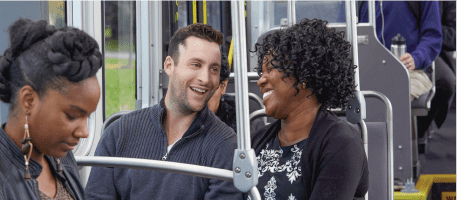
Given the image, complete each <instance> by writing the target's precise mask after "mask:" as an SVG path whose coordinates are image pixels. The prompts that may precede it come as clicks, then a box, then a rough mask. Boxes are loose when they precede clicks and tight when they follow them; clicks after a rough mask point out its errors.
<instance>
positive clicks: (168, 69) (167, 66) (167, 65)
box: [163, 56, 175, 77]
mask: <svg viewBox="0 0 457 200" xmlns="http://www.w3.org/2000/svg"><path fill="white" fill-rule="evenodd" d="M174 66H175V62H174V61H173V58H171V57H170V56H167V58H165V62H164V63H163V69H164V70H165V73H167V75H168V77H171V74H172V73H173V67H174Z"/></svg>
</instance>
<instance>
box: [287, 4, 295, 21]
mask: <svg viewBox="0 0 457 200" xmlns="http://www.w3.org/2000/svg"><path fill="white" fill-rule="evenodd" d="M287 19H288V20H289V26H292V25H294V24H296V23H297V16H296V15H295V0H289V1H287Z"/></svg>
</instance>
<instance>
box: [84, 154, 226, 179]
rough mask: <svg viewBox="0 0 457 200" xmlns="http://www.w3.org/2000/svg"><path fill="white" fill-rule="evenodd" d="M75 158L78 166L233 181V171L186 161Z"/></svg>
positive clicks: (98, 157)
mask: <svg viewBox="0 0 457 200" xmlns="http://www.w3.org/2000/svg"><path fill="white" fill-rule="evenodd" d="M75 159H76V163H77V164H78V165H79V166H94V167H119V168H132V169H145V170H151V171H163V172H173V173H179V174H186V175H193V176H199V177H204V178H213V179H219V180H224V181H233V171H230V170H227V169H217V168H212V167H206V166H200V165H192V164H187V163H177V162H170V161H162V160H150V159H140V158H120V157H105V156H75Z"/></svg>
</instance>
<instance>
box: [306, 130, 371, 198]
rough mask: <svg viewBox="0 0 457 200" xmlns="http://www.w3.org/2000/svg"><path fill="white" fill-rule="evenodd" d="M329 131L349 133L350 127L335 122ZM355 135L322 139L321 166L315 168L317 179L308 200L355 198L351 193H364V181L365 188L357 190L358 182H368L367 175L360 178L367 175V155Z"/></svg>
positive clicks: (360, 194) (362, 194) (360, 195)
mask: <svg viewBox="0 0 457 200" xmlns="http://www.w3.org/2000/svg"><path fill="white" fill-rule="evenodd" d="M330 131H339V132H341V131H345V132H347V131H351V132H352V129H351V128H350V127H348V126H346V127H345V126H342V125H336V126H334V127H332V128H331V129H330ZM338 135H342V134H338ZM354 135H355V134H354ZM355 137H356V136H354V137H348V136H347V135H346V136H344V135H343V136H339V137H333V138H330V137H329V138H327V139H325V140H324V144H323V146H322V150H320V151H321V158H320V160H319V161H320V165H319V168H318V169H316V171H317V172H318V175H317V176H318V177H317V182H316V184H315V185H314V187H313V190H312V192H311V197H310V200H312V199H354V196H359V197H363V196H364V195H365V193H366V191H367V190H368V183H365V184H366V188H359V190H358V191H357V187H358V185H359V183H361V181H368V178H366V179H362V177H367V176H368V169H367V168H368V166H367V158H366V155H365V151H364V149H363V145H362V142H361V140H359V139H358V138H355ZM365 170H366V171H365ZM311 184H312V183H311ZM356 193H357V195H355V194H356Z"/></svg>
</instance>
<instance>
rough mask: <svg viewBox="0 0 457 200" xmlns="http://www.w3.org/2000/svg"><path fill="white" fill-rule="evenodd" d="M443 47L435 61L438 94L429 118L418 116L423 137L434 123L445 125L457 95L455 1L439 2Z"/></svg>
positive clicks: (418, 124)
mask: <svg viewBox="0 0 457 200" xmlns="http://www.w3.org/2000/svg"><path fill="white" fill-rule="evenodd" d="M438 4H439V8H440V16H441V30H442V32H443V46H442V48H441V53H440V54H439V56H438V57H436V59H435V80H436V93H435V96H434V97H433V99H432V103H431V108H430V111H429V112H428V114H427V116H424V117H422V116H417V135H418V137H423V136H424V134H425V132H426V131H427V129H428V127H429V126H430V124H432V121H435V122H436V126H437V127H438V128H440V127H441V125H443V123H444V120H445V119H446V116H447V112H448V110H449V108H450V107H451V103H452V101H453V99H454V98H453V97H454V94H455V56H453V55H454V53H455V21H456V19H455V1H439V2H438Z"/></svg>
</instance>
